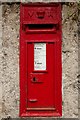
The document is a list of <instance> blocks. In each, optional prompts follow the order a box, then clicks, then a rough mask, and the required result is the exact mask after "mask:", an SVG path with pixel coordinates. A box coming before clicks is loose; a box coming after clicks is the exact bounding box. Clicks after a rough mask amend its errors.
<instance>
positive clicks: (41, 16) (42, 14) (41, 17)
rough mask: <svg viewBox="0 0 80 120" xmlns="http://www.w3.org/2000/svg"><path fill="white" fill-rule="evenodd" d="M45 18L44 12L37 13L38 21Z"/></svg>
mask: <svg viewBox="0 0 80 120" xmlns="http://www.w3.org/2000/svg"><path fill="white" fill-rule="evenodd" d="M44 16H45V12H44V11H39V12H37V17H38V18H40V19H43V18H44Z"/></svg>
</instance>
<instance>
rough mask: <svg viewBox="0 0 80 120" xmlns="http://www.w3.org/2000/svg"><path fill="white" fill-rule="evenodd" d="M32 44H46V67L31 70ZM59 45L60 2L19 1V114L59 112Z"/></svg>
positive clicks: (60, 95)
mask: <svg viewBox="0 0 80 120" xmlns="http://www.w3.org/2000/svg"><path fill="white" fill-rule="evenodd" d="M34 43H46V70H34ZM61 44H62V31H61V4H60V3H54V4H53V3H51V4H44V3H43V4H40V3H37V4H31V3H30V4H22V3H21V6H20V116H21V117H26V116H54V117H57V116H61V115H62V91H61V89H62V81H61V79H62V67H61V64H62V63H61ZM36 78H37V79H36Z"/></svg>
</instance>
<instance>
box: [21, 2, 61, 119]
mask: <svg viewBox="0 0 80 120" xmlns="http://www.w3.org/2000/svg"><path fill="white" fill-rule="evenodd" d="M58 4H60V3H58ZM40 5H41V6H51V5H55V3H50V4H49V3H48V4H45V3H41V4H40V3H34V4H26V6H40ZM23 6H24V5H23V4H22V3H21V5H20V11H21V12H20V117H27V116H30V117H32V116H34V117H40V116H44V117H46V116H49V117H51V116H54V117H58V116H62V81H61V80H62V66H61V64H62V62H61V53H62V52H61V44H62V30H61V20H60V21H59V25H60V32H59V37H58V38H57V40H52V39H51V40H50V41H48V40H45V42H46V43H47V42H54V43H55V61H56V64H55V66H56V70H55V71H56V72H55V80H56V81H55V95H56V96H55V102H56V106H57V110H56V111H54V112H52V113H48V112H46V111H45V114H44V112H43V111H42V112H41V113H38V112H37V113H36V114H34V112H32V113H29V112H27V111H26V104H27V101H26V98H27V94H26V92H27V86H26V85H27V80H26V79H25V78H26V76H27V73H26V71H27V68H26V67H25V64H26V63H27V61H26V60H27V56H26V54H27V51H26V48H27V44H28V43H29V42H44V41H42V40H40V41H37V40H36V41H35V40H30V41H28V40H24V31H23V30H22V28H23V24H22V23H23V20H22V19H23V15H22V13H23ZM59 10H60V16H61V5H60V8H59ZM59 39H60V40H59ZM58 71H59V72H58ZM57 91H58V92H57Z"/></svg>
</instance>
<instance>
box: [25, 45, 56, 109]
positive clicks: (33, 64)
mask: <svg viewBox="0 0 80 120" xmlns="http://www.w3.org/2000/svg"><path fill="white" fill-rule="evenodd" d="M26 46H27V47H26V49H27V58H26V59H27V66H26V67H27V68H28V69H27V98H26V99H27V110H35V109H36V110H40V109H41V110H54V109H55V76H54V75H55V43H28V44H27V45H26Z"/></svg>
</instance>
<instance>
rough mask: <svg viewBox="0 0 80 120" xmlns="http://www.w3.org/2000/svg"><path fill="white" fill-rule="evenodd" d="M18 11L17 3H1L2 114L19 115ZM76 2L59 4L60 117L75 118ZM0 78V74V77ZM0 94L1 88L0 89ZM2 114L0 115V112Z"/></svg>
mask: <svg viewBox="0 0 80 120" xmlns="http://www.w3.org/2000/svg"><path fill="white" fill-rule="evenodd" d="M19 11H20V6H19V5H18V4H12V5H7V4H5V5H3V20H2V22H3V23H2V28H3V32H2V33H3V37H2V40H3V41H2V60H1V65H2V66H3V67H2V70H3V74H2V78H1V79H2V80H3V81H2V104H0V106H1V105H2V106H1V107H2V112H1V111H0V112H1V113H2V117H8V116H11V117H12V118H13V117H18V116H19V95H20V93H19V27H20V26H19V25H20V21H19ZM76 12H77V5H76V3H75V4H73V5H68V4H67V5H63V7H62V19H63V21H62V26H63V27H62V30H63V37H62V38H63V39H62V40H63V42H62V63H63V75H62V77H63V116H62V117H63V118H77V117H78V84H77V81H78V79H77V76H78V26H77V13H76ZM0 77H1V76H0ZM0 93H1V91H0ZM0 115H1V114H0Z"/></svg>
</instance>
